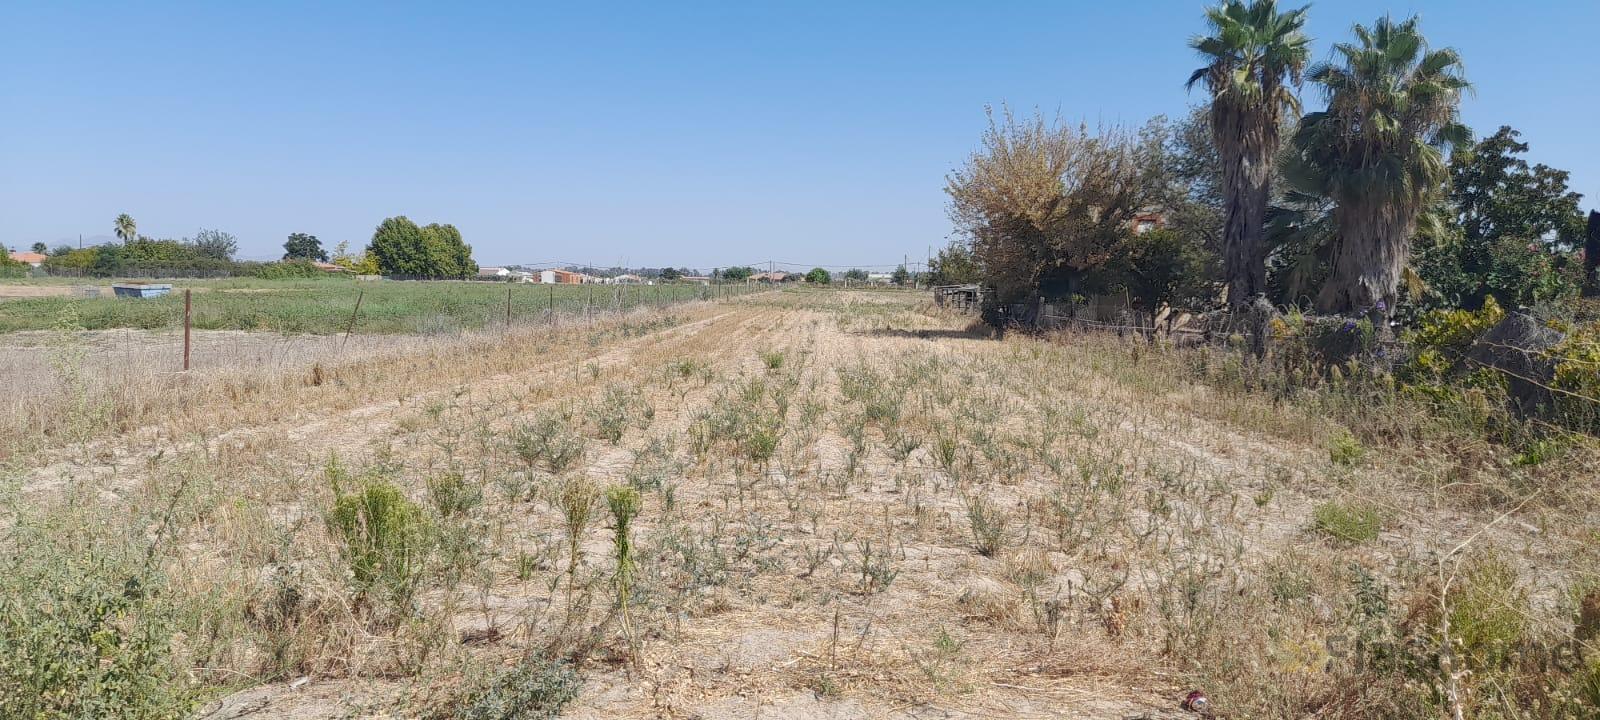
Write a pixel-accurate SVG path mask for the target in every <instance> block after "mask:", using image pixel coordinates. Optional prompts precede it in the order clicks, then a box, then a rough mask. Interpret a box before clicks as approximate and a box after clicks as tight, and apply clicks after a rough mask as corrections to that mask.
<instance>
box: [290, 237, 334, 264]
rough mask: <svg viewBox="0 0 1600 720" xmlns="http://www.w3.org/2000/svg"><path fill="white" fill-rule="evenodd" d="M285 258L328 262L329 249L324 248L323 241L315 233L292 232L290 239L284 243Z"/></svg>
mask: <svg viewBox="0 0 1600 720" xmlns="http://www.w3.org/2000/svg"><path fill="white" fill-rule="evenodd" d="M283 259H285V260H316V261H318V262H327V261H328V251H327V250H324V249H322V241H321V240H318V239H317V236H315V235H307V234H306V233H291V234H290V235H289V239H288V240H287V241H285V242H284V243H283Z"/></svg>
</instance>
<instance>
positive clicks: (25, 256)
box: [11, 252, 44, 267]
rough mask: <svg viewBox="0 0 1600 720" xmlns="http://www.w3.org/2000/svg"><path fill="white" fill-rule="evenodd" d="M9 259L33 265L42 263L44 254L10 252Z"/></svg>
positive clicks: (37, 265) (36, 265)
mask: <svg viewBox="0 0 1600 720" xmlns="http://www.w3.org/2000/svg"><path fill="white" fill-rule="evenodd" d="M11 259H12V260H15V261H17V262H22V263H27V264H29V265H32V266H34V267H39V266H40V265H43V264H44V254H42V253H36V252H14V253H11Z"/></svg>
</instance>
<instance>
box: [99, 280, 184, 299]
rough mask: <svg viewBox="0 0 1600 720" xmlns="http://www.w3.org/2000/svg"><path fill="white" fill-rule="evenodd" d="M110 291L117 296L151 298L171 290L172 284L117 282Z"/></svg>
mask: <svg viewBox="0 0 1600 720" xmlns="http://www.w3.org/2000/svg"><path fill="white" fill-rule="evenodd" d="M111 292H114V293H116V294H117V297H119V298H153V297H161V296H162V295H165V294H167V293H169V292H172V286H171V285H168V284H165V283H163V284H153V283H117V284H114V285H112V286H111Z"/></svg>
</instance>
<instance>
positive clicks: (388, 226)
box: [367, 215, 437, 275]
mask: <svg viewBox="0 0 1600 720" xmlns="http://www.w3.org/2000/svg"><path fill="white" fill-rule="evenodd" d="M367 255H368V256H370V257H371V258H372V259H373V260H374V261H376V262H377V264H378V269H379V271H380V272H382V273H383V274H385V275H431V274H433V271H434V270H436V269H437V268H435V267H434V265H433V258H432V257H431V256H430V255H429V253H428V249H427V246H426V245H425V243H424V241H423V237H422V228H420V227H417V224H416V223H414V222H411V219H410V218H408V217H406V216H404V215H399V216H396V217H392V218H385V219H384V221H383V222H381V223H378V227H377V228H376V229H375V230H373V231H372V241H371V242H369V243H367Z"/></svg>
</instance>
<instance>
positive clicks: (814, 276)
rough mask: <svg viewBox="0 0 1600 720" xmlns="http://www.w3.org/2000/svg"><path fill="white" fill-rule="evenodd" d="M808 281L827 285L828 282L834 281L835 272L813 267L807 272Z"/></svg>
mask: <svg viewBox="0 0 1600 720" xmlns="http://www.w3.org/2000/svg"><path fill="white" fill-rule="evenodd" d="M806 282H808V283H813V284H816V285H827V284H828V283H831V282H833V273H830V272H828V271H827V270H824V269H822V268H811V272H808V273H806Z"/></svg>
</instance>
